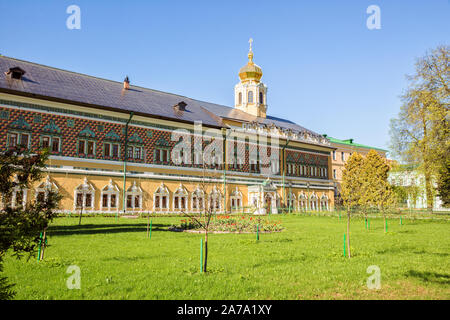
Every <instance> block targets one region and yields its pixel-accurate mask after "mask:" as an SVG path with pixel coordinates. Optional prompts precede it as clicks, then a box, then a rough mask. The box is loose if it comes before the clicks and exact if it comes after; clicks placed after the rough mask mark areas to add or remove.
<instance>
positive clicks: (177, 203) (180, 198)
mask: <svg viewBox="0 0 450 320" xmlns="http://www.w3.org/2000/svg"><path fill="white" fill-rule="evenodd" d="M187 199H188V192H187V190H186V188H185V187H183V186H182V185H181V183H180V186H179V187H178V189H177V190H176V191H175V193H174V194H173V210H174V211H177V212H182V211H183V212H184V211H186V209H187V207H188V205H187Z"/></svg>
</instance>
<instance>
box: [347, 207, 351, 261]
mask: <svg viewBox="0 0 450 320" xmlns="http://www.w3.org/2000/svg"><path fill="white" fill-rule="evenodd" d="M347 252H348V257H349V258H351V257H352V255H351V252H350V208H349V207H347Z"/></svg>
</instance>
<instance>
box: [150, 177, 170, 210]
mask: <svg viewBox="0 0 450 320" xmlns="http://www.w3.org/2000/svg"><path fill="white" fill-rule="evenodd" d="M153 211H169V190H168V189H167V187H166V186H165V185H164V183H161V185H160V186H159V188H158V189H156V191H155V193H154V194H153Z"/></svg>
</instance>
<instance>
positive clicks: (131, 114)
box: [116, 112, 133, 220]
mask: <svg viewBox="0 0 450 320" xmlns="http://www.w3.org/2000/svg"><path fill="white" fill-rule="evenodd" d="M132 117H133V112H131V113H130V118H129V119H128V121H127V122H126V124H125V148H124V155H123V194H122V198H123V213H125V211H126V207H125V205H126V199H125V194H126V193H125V190H126V189H125V184H126V182H127V159H128V124H129V123H130V121H131V118H132ZM117 218H118V213H117V214H116V220H117Z"/></svg>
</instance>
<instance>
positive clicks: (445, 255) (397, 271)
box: [4, 215, 450, 299]
mask: <svg viewBox="0 0 450 320" xmlns="http://www.w3.org/2000/svg"><path fill="white" fill-rule="evenodd" d="M181 219H183V218H180V217H162V218H161V217H160V218H153V219H152V220H153V232H152V238H151V240H149V239H147V238H146V219H144V218H142V219H126V218H120V219H119V220H118V222H116V220H115V218H106V217H90V218H87V217H86V218H83V221H82V225H81V226H78V218H77V217H72V218H69V217H64V218H58V219H56V220H55V221H54V223H53V224H52V226H51V228H50V229H49V232H48V234H49V244H50V245H51V246H50V247H49V248H47V250H46V252H45V259H44V261H41V262H39V263H38V262H37V261H36V258H35V257H32V258H31V259H30V260H28V261H27V260H26V259H24V258H22V259H21V260H17V259H16V258H13V257H11V256H7V257H6V258H5V264H4V271H5V275H6V276H7V277H8V278H9V281H10V282H13V283H16V286H15V291H16V293H17V295H16V298H17V299H450V271H449V270H450V257H449V255H450V222H449V221H444V220H441V221H436V220H434V221H429V220H420V221H419V220H415V221H412V220H406V219H403V225H400V224H399V220H390V221H389V229H388V230H389V232H388V233H387V234H385V233H384V229H383V228H384V226H383V220H382V219H371V230H369V231H367V230H365V227H364V221H363V220H361V219H355V220H353V221H352V226H351V241H352V252H353V255H354V256H353V257H352V258H351V259H348V258H344V257H343V236H344V232H345V230H346V221H345V219H344V218H343V219H342V220H339V219H338V218H337V217H316V216H302V215H291V216H284V215H278V216H276V215H272V217H271V219H273V220H277V221H281V222H282V224H283V226H284V227H285V230H284V231H283V232H281V233H273V234H262V235H261V236H260V240H259V241H256V236H255V235H253V234H213V235H210V237H209V259H208V261H209V264H208V265H209V272H208V273H207V274H200V273H199V268H200V267H199V255H200V239H201V237H202V236H201V235H199V234H189V233H176V232H171V231H168V230H167V229H168V227H169V226H170V225H171V224H172V223H178V222H179V221H180V220H181ZM70 265H77V266H79V267H80V269H81V289H80V290H69V289H67V287H66V280H67V278H68V277H69V276H70V275H69V274H67V273H66V270H67V268H68V267H69V266H70ZM370 265H377V266H379V267H380V269H381V289H380V290H369V289H368V288H367V286H366V281H367V278H368V277H369V276H370V275H369V274H367V273H366V270H367V267H368V266H370Z"/></svg>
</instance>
